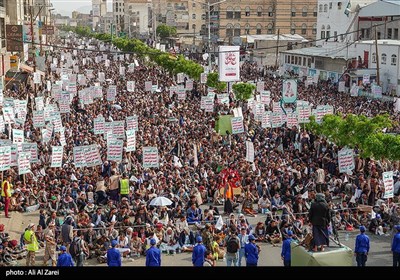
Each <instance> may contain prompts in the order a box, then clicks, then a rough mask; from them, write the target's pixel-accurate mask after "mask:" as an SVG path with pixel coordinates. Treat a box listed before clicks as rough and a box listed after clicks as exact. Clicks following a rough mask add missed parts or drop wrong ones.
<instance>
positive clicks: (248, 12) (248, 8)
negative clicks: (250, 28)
mask: <svg viewBox="0 0 400 280" xmlns="http://www.w3.org/2000/svg"><path fill="white" fill-rule="evenodd" d="M244 14H245V16H246V17H249V16H250V7H249V6H247V7H246V8H245V12H244Z"/></svg>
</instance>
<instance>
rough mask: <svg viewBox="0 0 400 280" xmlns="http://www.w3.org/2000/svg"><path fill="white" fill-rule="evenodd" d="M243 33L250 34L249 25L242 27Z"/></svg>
mask: <svg viewBox="0 0 400 280" xmlns="http://www.w3.org/2000/svg"><path fill="white" fill-rule="evenodd" d="M244 32H245V33H246V34H247V35H248V34H250V24H248V23H247V24H246V26H245V27H244Z"/></svg>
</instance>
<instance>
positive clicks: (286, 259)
mask: <svg viewBox="0 0 400 280" xmlns="http://www.w3.org/2000/svg"><path fill="white" fill-rule="evenodd" d="M292 240H293V239H292V238H287V239H285V240H284V241H283V244H282V252H281V256H282V258H283V265H284V266H290V261H291V260H292V256H291V250H290V243H291V242H292Z"/></svg>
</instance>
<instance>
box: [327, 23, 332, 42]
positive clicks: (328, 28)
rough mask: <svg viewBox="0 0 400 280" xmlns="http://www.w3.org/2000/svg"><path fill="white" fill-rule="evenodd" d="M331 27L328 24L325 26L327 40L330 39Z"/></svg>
mask: <svg viewBox="0 0 400 280" xmlns="http://www.w3.org/2000/svg"><path fill="white" fill-rule="evenodd" d="M330 29H331V26H330V25H329V24H328V25H327V26H326V38H328V39H329V37H331V30H330Z"/></svg>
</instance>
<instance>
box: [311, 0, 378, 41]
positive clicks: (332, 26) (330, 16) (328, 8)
mask: <svg viewBox="0 0 400 280" xmlns="http://www.w3.org/2000/svg"><path fill="white" fill-rule="evenodd" d="M374 1H376V0H351V1H350V0H319V1H318V19H317V40H318V41H317V42H316V45H324V44H331V43H333V42H334V43H335V44H336V45H340V44H342V43H343V44H346V43H349V42H354V41H356V40H357V39H358V36H357V33H356V32H352V31H354V30H356V29H357V21H358V19H359V13H360V11H361V9H362V7H364V6H366V5H367V4H369V3H372V2H374Z"/></svg>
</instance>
